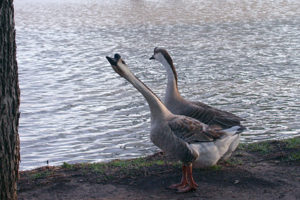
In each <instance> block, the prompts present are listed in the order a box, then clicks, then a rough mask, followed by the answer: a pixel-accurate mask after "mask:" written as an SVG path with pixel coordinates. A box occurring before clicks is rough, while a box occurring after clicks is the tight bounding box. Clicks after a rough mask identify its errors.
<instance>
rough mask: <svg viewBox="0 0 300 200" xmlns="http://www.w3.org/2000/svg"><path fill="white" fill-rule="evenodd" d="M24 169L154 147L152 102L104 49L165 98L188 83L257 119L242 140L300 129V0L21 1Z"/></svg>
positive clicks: (192, 95)
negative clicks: (169, 78)
mask: <svg viewBox="0 0 300 200" xmlns="http://www.w3.org/2000/svg"><path fill="white" fill-rule="evenodd" d="M15 22H16V31H17V59H18V65H19V76H20V88H21V108H20V110H21V118H20V127H19V133H20V139H21V170H26V169H31V168H35V167H39V166H42V165H46V161H47V160H48V161H49V164H50V165H59V164H62V163H63V162H69V163H77V162H95V161H109V160H111V159H125V158H133V157H138V156H141V155H149V154H151V153H153V152H154V151H156V150H157V148H156V147H155V146H154V145H153V144H152V143H151V142H150V139H149V130H150V118H149V108H148V105H147V103H146V102H145V100H144V99H143V97H142V95H141V94H139V93H138V92H137V91H136V90H135V89H134V88H133V87H132V86H131V85H130V84H129V83H127V82H126V81H125V80H124V79H122V78H120V77H119V76H118V75H117V74H116V73H115V72H114V71H113V70H112V68H111V66H110V65H109V63H108V62H107V60H106V59H105V56H107V55H109V56H112V55H113V54H114V53H120V54H121V55H122V57H123V58H124V59H125V61H126V62H127V64H128V65H129V67H130V69H131V70H132V71H133V72H134V73H135V74H136V76H137V77H139V78H140V79H141V80H142V81H143V82H145V83H146V84H147V85H148V86H149V87H150V88H152V90H153V91H154V92H155V93H156V94H158V95H159V96H160V97H162V98H163V96H164V90H165V86H166V74H165V70H164V68H163V67H162V66H161V64H159V63H158V62H155V61H150V60H149V57H150V56H151V55H152V54H153V49H154V47H156V46H159V47H165V48H167V50H168V51H169V52H170V54H171V56H172V57H173V60H174V63H175V66H176V67H177V72H178V76H179V89H180V92H181V94H182V96H184V97H185V98H187V99H190V100H198V101H202V102H205V103H208V104H209V105H212V106H215V107H217V108H220V109H223V110H227V111H230V112H233V113H235V114H236V115H239V116H241V117H243V118H245V119H246V120H247V121H245V122H244V125H246V126H247V127H248V130H247V131H246V132H245V133H244V134H243V135H242V139H241V140H242V142H255V141H261V140H269V139H282V138H287V137H293V136H297V135H300V114H299V113H300V81H299V78H300V1H298V0H197V1H193V0H185V1H183V0H116V1H115V0H98V1H92V0H89V1H80V0H65V1H60V0H43V1H38V0H15Z"/></svg>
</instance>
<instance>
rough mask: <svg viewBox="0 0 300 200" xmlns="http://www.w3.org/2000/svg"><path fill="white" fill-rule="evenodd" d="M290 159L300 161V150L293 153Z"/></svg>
mask: <svg viewBox="0 0 300 200" xmlns="http://www.w3.org/2000/svg"><path fill="white" fill-rule="evenodd" d="M288 161H300V152H294V153H291V154H290V155H289V156H288Z"/></svg>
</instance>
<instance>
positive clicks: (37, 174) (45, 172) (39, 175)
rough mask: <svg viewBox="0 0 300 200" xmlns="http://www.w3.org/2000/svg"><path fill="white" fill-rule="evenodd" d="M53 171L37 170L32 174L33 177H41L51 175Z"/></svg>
mask: <svg viewBox="0 0 300 200" xmlns="http://www.w3.org/2000/svg"><path fill="white" fill-rule="evenodd" d="M51 175H52V173H51V172H50V171H42V172H37V173H34V174H32V175H31V178H32V179H39V178H46V177H48V176H51Z"/></svg>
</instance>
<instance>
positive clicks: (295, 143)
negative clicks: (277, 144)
mask: <svg viewBox="0 0 300 200" xmlns="http://www.w3.org/2000/svg"><path fill="white" fill-rule="evenodd" d="M284 143H286V148H289V149H295V148H299V147H300V137H296V138H291V139H287V140H284Z"/></svg>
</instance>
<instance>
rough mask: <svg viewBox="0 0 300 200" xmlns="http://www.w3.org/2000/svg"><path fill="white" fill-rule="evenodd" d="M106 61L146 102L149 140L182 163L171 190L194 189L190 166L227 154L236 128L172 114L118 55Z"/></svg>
mask: <svg viewBox="0 0 300 200" xmlns="http://www.w3.org/2000/svg"><path fill="white" fill-rule="evenodd" d="M106 59H107V60H108V62H109V63H110V65H111V66H112V68H113V69H114V71H115V72H116V73H117V74H119V75H120V76H121V77H123V78H125V79H126V80H127V81H128V82H130V83H131V84H132V85H133V86H134V87H135V88H136V89H137V90H138V91H139V92H140V93H141V94H142V95H143V96H144V98H145V99H146V101H147V103H148V105H149V108H150V116H151V128H150V140H151V141H152V143H153V144H154V145H156V146H157V147H158V148H160V149H161V150H162V151H163V152H165V153H166V154H167V155H170V156H171V157H172V158H174V159H176V160H179V161H181V162H182V178H181V181H180V183H178V184H172V185H171V186H170V188H172V189H176V190H177V191H178V192H189V191H192V190H195V189H196V188H197V187H198V184H197V183H196V182H195V180H194V178H193V175H192V168H193V167H207V166H212V165H215V164H216V163H217V161H218V160H219V159H220V158H221V157H222V156H223V155H224V154H225V153H226V152H228V149H229V147H230V146H231V144H232V143H235V142H236V141H237V140H238V139H239V134H238V133H237V130H238V129H239V128H240V127H239V126H235V127H231V128H230V129H223V130H220V129H216V128H215V127H211V126H209V125H206V124H204V123H202V122H200V121H198V120H196V119H193V118H191V117H187V116H183V115H176V114H173V113H172V112H171V111H170V110H169V109H168V108H167V107H166V106H165V105H164V104H163V103H162V101H161V100H160V99H159V98H158V96H157V95H156V94H155V93H153V92H152V91H151V89H150V88H149V87H147V86H146V85H145V84H144V83H143V82H142V81H141V80H139V79H138V78H137V77H136V76H135V75H134V74H133V73H132V72H131V71H130V69H129V68H128V66H127V64H126V63H125V61H124V60H123V59H122V58H121V56H120V55H119V54H115V55H114V57H113V58H112V57H108V56H106Z"/></svg>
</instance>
